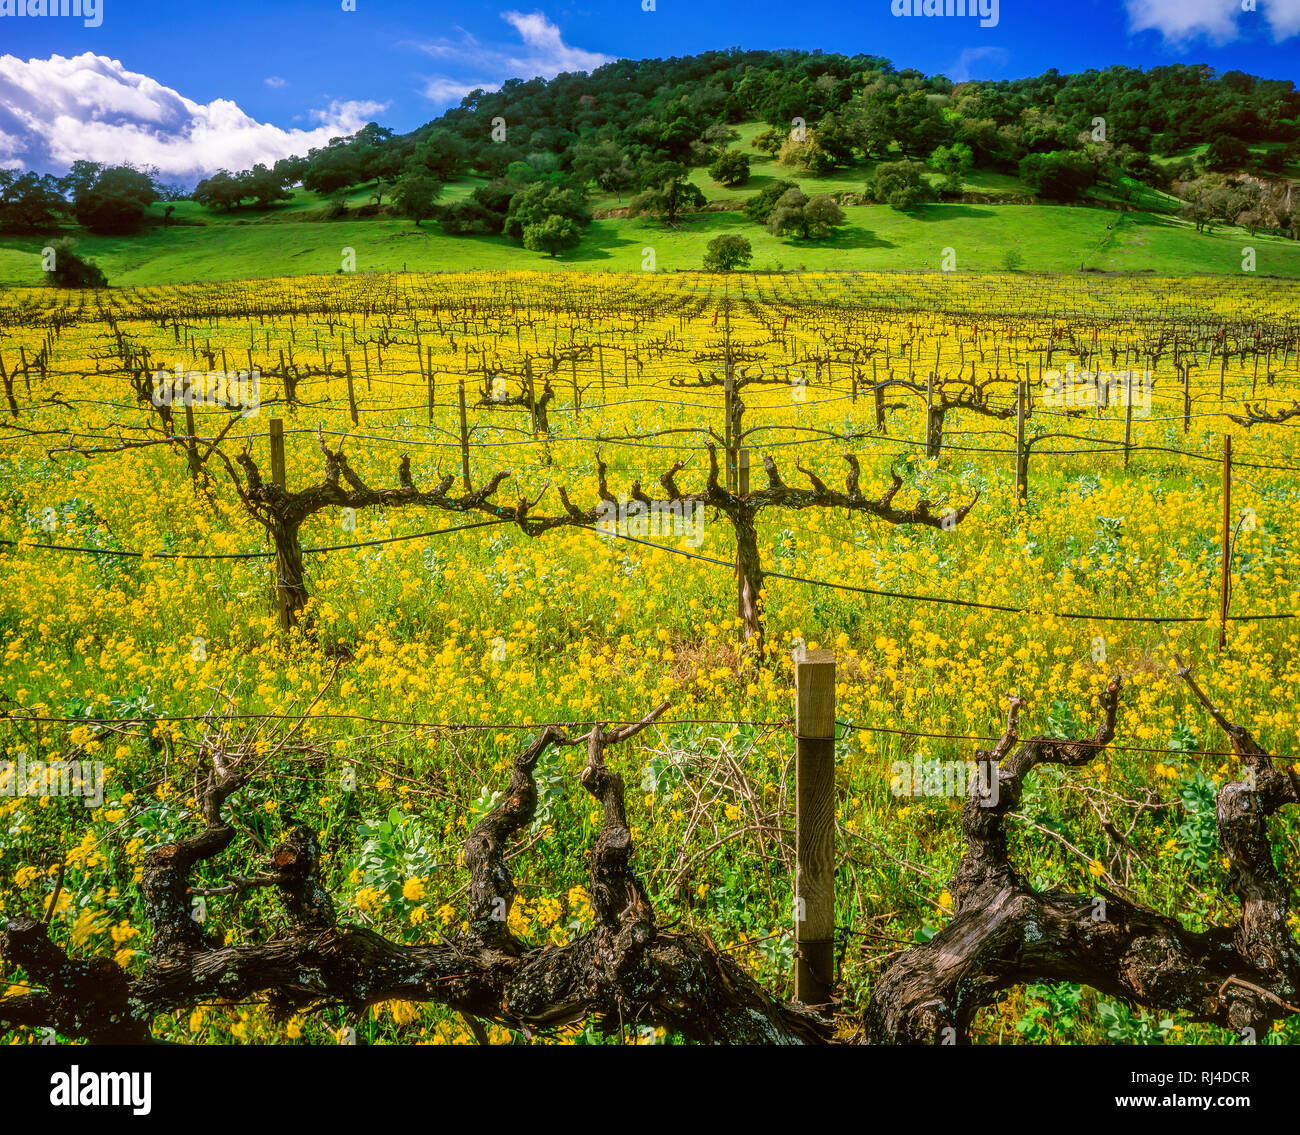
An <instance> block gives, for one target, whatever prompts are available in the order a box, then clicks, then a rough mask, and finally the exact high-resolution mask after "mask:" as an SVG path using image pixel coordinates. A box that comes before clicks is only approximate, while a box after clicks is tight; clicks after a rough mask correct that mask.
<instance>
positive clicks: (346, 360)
mask: <svg viewBox="0 0 1300 1135" xmlns="http://www.w3.org/2000/svg"><path fill="white" fill-rule="evenodd" d="M343 365H344V367H345V368H346V370H347V375H348V414H349V415H350V416H351V418H352V424H353V425H354V426H355V425H357V424H358V422H357V395H356V391H355V390H353V389H352V356H351V355H347V354H345V355H344V356H343Z"/></svg>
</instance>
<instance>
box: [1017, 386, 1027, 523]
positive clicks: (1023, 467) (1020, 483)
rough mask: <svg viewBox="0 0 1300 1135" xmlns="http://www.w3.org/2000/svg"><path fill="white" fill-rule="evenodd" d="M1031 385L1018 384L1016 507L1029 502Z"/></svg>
mask: <svg viewBox="0 0 1300 1135" xmlns="http://www.w3.org/2000/svg"><path fill="white" fill-rule="evenodd" d="M1028 392H1029V383H1028V382H1017V383H1016V507H1017V508H1019V507H1020V506H1021V505H1022V504H1025V503H1027V502H1028V500H1029V453H1028V451H1027V450H1026V448H1025V410H1026V405H1025V403H1026V401H1027V399H1028Z"/></svg>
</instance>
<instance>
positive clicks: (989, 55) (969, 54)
mask: <svg viewBox="0 0 1300 1135" xmlns="http://www.w3.org/2000/svg"><path fill="white" fill-rule="evenodd" d="M1008 58H1009V56H1008V55H1007V51H1006V49H1005V48H1002V47H967V48H963V50H962V53H961V54H960V55H959V56H957V59H956V62H954V63H953V64H952V66H951V67H950V68H949V69H948V70H947V71H946V72H945V74H947V76H948V78H950V79H951V80H952V81H953V82H954V83H965V82H967V81H968V80H969V79H970V77H971V73H970V69H971V64H973V63H980V62H983V61H984V60H987V61H988V62H990V63H992V64H993V65H994V66H997V67H1001V66H1003V65H1004V64H1005V63H1006V61H1007V59H1008Z"/></svg>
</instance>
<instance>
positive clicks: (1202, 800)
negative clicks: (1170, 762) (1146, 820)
mask: <svg viewBox="0 0 1300 1135" xmlns="http://www.w3.org/2000/svg"><path fill="white" fill-rule="evenodd" d="M1215 792H1216V789H1215V785H1214V781H1212V780H1208V779H1207V778H1206V776H1205V774H1204V773H1203V772H1201V770H1200V769H1197V770H1196V772H1195V773H1194V774H1193V775H1192V776H1189V777H1184V778H1183V780H1182V782H1181V783H1180V784H1179V786H1178V799H1179V801H1180V802H1181V804H1182V806H1183V822H1182V823H1181V824H1179V825H1178V850H1177V851H1176V852H1175V853H1174V858H1175V859H1177V860H1178V862H1179V863H1185V864H1187V865H1188V866H1190V867H1194V868H1195V869H1196V870H1198V871H1208V870H1209V869H1210V868H1211V866H1213V864H1214V856H1215V852H1216V849H1217V847H1218V827H1217V825H1216V823H1215Z"/></svg>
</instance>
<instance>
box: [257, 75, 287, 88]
mask: <svg viewBox="0 0 1300 1135" xmlns="http://www.w3.org/2000/svg"><path fill="white" fill-rule="evenodd" d="M262 82H264V83H265V84H266V85H267V86H268V87H287V86H288V85H289V80H288V79H281V78H280V76H279V75H268V76H267V77H266V78H265V79H263V80H262Z"/></svg>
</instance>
